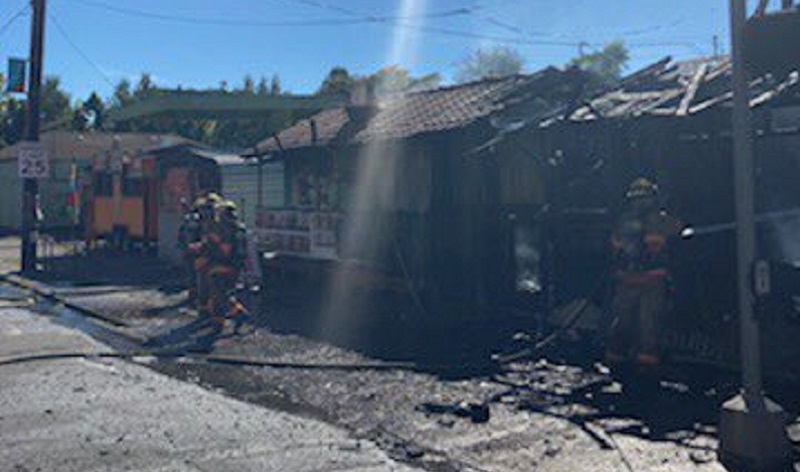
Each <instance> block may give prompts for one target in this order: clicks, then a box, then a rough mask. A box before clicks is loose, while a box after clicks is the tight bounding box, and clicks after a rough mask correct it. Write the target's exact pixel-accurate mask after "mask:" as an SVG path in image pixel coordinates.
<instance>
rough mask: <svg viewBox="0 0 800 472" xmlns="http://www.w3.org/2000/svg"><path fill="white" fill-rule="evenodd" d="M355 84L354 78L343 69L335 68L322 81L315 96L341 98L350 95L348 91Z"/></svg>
mask: <svg viewBox="0 0 800 472" xmlns="http://www.w3.org/2000/svg"><path fill="white" fill-rule="evenodd" d="M354 83H355V78H353V76H351V75H350V72H349V71H348V70H347V69H345V68H344V67H339V66H336V67H334V68H332V69H331V70H330V72H328V75H327V77H325V80H323V81H322V85H320V87H319V90H318V91H317V95H323V96H341V95H347V94H349V93H350V89H351V87H352V86H353V84H354Z"/></svg>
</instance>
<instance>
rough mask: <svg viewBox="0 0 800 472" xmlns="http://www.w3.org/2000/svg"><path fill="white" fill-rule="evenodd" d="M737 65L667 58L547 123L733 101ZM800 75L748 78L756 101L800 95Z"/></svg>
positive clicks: (694, 109)
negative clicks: (735, 66) (733, 80)
mask: <svg viewBox="0 0 800 472" xmlns="http://www.w3.org/2000/svg"><path fill="white" fill-rule="evenodd" d="M732 74H733V67H732V64H731V61H730V58H729V57H727V56H721V57H716V58H715V57H703V58H697V59H692V60H687V61H673V60H672V59H671V58H665V59H662V60H661V61H658V62H656V63H655V64H653V65H651V66H648V67H646V68H644V69H642V70H640V71H638V72H635V73H634V74H632V75H630V76H628V77H627V78H625V79H624V80H623V81H622V83H621V84H620V85H619V87H617V88H616V89H615V90H612V91H608V92H606V93H602V94H600V95H598V96H596V97H594V98H593V99H591V100H589V101H588V102H585V103H584V104H583V105H581V106H579V107H577V108H575V109H573V110H570V111H569V112H568V113H566V114H562V115H560V116H557V117H555V118H551V119H549V120H547V121H545V122H544V123H543V126H547V125H552V124H554V123H557V122H563V121H571V122H581V121H591V120H597V119H603V118H621V117H638V116H648V115H649V116H687V115H696V114H699V113H702V112H704V111H706V110H710V109H713V108H715V107H719V106H723V107H730V106H732V99H733V92H732V90H731V88H732ZM798 82H800V75H798V72H797V71H795V72H792V73H790V74H788V75H786V76H783V77H775V76H772V75H769V74H767V75H763V76H760V77H758V78H755V79H753V80H751V82H750V97H751V99H750V104H751V106H753V107H758V106H761V105H764V104H765V103H767V102H774V101H778V100H782V99H784V100H785V99H792V98H795V99H796V98H799V97H800V95H798V94H799V93H800V90H798V87H797V85H798Z"/></svg>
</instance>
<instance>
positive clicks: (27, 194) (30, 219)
mask: <svg viewBox="0 0 800 472" xmlns="http://www.w3.org/2000/svg"><path fill="white" fill-rule="evenodd" d="M31 6H32V8H33V19H32V23H31V54H30V82H29V83H28V117H27V129H26V132H25V139H26V140H27V141H29V142H38V141H39V113H40V112H39V110H40V102H41V100H40V98H41V93H40V91H41V85H42V66H43V52H44V51H43V49H44V19H45V0H31ZM38 197H39V181H38V179H36V178H25V179H24V181H23V184H22V272H24V273H30V272H33V271H35V270H36V239H37V237H38V235H37V228H36V227H37V221H36V220H37V215H36V207H37V200H38Z"/></svg>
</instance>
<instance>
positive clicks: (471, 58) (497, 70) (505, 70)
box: [456, 46, 524, 83]
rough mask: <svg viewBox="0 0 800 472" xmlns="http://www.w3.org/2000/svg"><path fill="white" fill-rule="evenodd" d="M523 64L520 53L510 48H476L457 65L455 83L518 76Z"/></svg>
mask: <svg viewBox="0 0 800 472" xmlns="http://www.w3.org/2000/svg"><path fill="white" fill-rule="evenodd" d="M523 64H524V60H523V59H522V56H521V55H520V53H519V52H517V51H516V50H514V49H512V48H508V47H502V46H498V47H495V48H492V49H483V48H478V49H476V50H474V51H473V52H472V53H471V54H469V55H468V56H467V57H465V58H464V59H462V60H461V62H460V63H459V64H458V70H457V72H456V81H457V82H459V83H464V82H470V81H473V80H481V79H488V78H494V77H505V76H508V75H513V74H518V73H520V72H521V71H522V66H523Z"/></svg>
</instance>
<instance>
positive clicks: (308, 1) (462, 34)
mask: <svg viewBox="0 0 800 472" xmlns="http://www.w3.org/2000/svg"><path fill="white" fill-rule="evenodd" d="M291 1H292V2H293V3H299V4H303V5H308V6H312V7H315V8H321V9H325V10H330V11H335V12H339V13H342V14H345V15H348V16H351V17H355V18H359V19H362V20H374V19H375V18H376V17H374V16H370V15H369V14H365V13H362V12H359V11H355V10H351V9H349V8H344V7H341V6H338V5H332V4H330V3H325V2H321V1H319V0H291ZM481 8H483V7H481ZM457 11H459V12H463V13H460V14H471V13H474V11H473V8H471V7H464V8H462V9H459V10H457ZM442 14H443V13H440V14H439V15H442ZM451 16H452V15H451ZM429 17H430V15H429ZM373 22H377V23H381V24H385V25H388V26H399V27H401V28H405V29H409V30H416V31H419V32H423V33H436V34H441V35H445V36H453V37H458V38H469V39H480V40H485V41H493V42H496V43H506V44H524V45H529V46H559V47H575V46H576V45H577V43H576V42H572V41H559V40H532V39H528V40H526V39H521V38H511V37H507V36H495V35H488V34H481V33H474V32H471V31H465V30H458V29H452V28H440V27H434V26H424V25H420V24H417V23H410V22H407V21H402V18H399V19H395V20H392V21H386V20H381V21H373Z"/></svg>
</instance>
